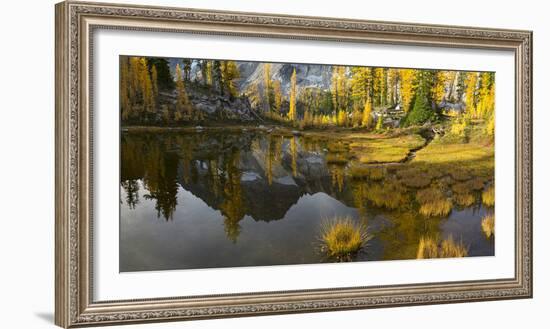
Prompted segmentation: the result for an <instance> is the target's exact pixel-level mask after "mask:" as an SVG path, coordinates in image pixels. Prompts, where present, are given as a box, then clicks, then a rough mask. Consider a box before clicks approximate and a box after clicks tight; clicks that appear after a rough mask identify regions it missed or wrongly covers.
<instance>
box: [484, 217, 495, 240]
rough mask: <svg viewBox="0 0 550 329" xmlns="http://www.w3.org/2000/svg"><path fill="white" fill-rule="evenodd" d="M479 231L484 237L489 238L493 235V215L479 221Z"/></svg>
mask: <svg viewBox="0 0 550 329" xmlns="http://www.w3.org/2000/svg"><path fill="white" fill-rule="evenodd" d="M481 230H482V231H483V233H484V234H485V236H486V237H487V239H488V238H490V237H491V236H494V235H495V215H494V214H490V215H485V216H483V218H482V219H481Z"/></svg>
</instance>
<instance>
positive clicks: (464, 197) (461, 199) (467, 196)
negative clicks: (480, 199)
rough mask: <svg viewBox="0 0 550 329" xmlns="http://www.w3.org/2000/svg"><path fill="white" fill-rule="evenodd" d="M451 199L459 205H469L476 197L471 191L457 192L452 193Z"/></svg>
mask: <svg viewBox="0 0 550 329" xmlns="http://www.w3.org/2000/svg"><path fill="white" fill-rule="evenodd" d="M453 200H454V202H455V204H457V205H459V206H461V207H469V206H471V205H473V204H474V203H475V202H476V197H475V196H474V195H473V194H471V193H458V194H455V195H454V197H453Z"/></svg>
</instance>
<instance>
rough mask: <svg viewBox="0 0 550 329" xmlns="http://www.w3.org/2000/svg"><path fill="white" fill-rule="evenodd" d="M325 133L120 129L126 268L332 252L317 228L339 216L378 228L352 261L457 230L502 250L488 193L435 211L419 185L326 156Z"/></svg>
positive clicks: (478, 247)
mask: <svg viewBox="0 0 550 329" xmlns="http://www.w3.org/2000/svg"><path fill="white" fill-rule="evenodd" d="M327 143H329V142H328V141H327V140H326V139H324V138H322V137H319V136H317V137H309V136H294V135H292V134H286V135H285V134H283V133H275V132H266V131H246V130H245V131H239V132H227V131H202V132H194V133H189V132H185V133H183V132H182V133H123V134H122V137H121V181H120V187H121V188H120V190H121V192H120V196H121V226H120V239H121V241H120V270H121V271H122V272H125V271H143V270H168V269H191V268H212V267H237V266H260V265H284V264H308V263H321V262H328V261H333V260H330V259H326V258H325V256H324V255H323V254H322V253H321V252H320V251H319V229H320V225H321V223H322V222H323V221H324V220H326V219H329V218H332V217H334V216H347V217H349V218H351V219H352V220H354V221H356V222H360V223H363V224H365V225H366V226H367V227H368V230H369V232H370V233H371V234H372V235H373V239H372V240H371V241H369V245H368V246H367V247H366V248H363V250H362V251H361V252H360V253H358V254H357V255H355V258H354V259H353V260H354V261H367V260H395V259H413V258H416V253H417V248H418V242H419V239H420V237H421V236H423V235H426V234H438V235H439V236H441V237H447V236H450V235H452V236H453V237H455V238H458V239H460V240H461V241H462V242H463V243H464V244H465V245H467V246H468V247H469V253H468V254H469V256H487V255H494V240H492V239H487V238H485V236H484V235H483V233H482V231H481V230H480V221H481V218H482V217H483V215H485V214H486V212H487V209H485V207H484V206H483V205H482V204H481V202H476V203H474V205H472V206H470V207H465V208H464V207H463V208H460V209H458V208H454V209H453V210H452V211H451V213H450V214H449V215H448V216H444V217H441V218H437V217H435V218H429V219H427V218H426V217H424V216H422V215H420V214H419V213H418V207H417V206H415V205H414V202H412V201H413V200H414V194H413V193H414V190H411V189H391V190H388V186H391V184H389V182H388V183H385V181H384V180H385V179H386V178H384V179H382V180H377V181H371V180H367V179H365V180H354V179H351V178H349V177H348V175H346V170H347V167H346V164H345V163H330V162H327V156H328V155H330V154H329V153H330V151H329V150H330V149H331V146H330V145H328V144H327ZM387 179H390V178H389V176H388V178H387ZM381 197H382V198H392V200H393V199H394V198H395V203H394V205H395V207H383V206H380V204H379V202H376V201H377V200H378V199H379V198H381Z"/></svg>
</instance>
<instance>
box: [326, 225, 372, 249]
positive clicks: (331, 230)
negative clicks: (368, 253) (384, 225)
mask: <svg viewBox="0 0 550 329" xmlns="http://www.w3.org/2000/svg"><path fill="white" fill-rule="evenodd" d="M320 240H321V243H322V250H323V251H324V252H325V253H326V254H327V255H328V256H329V257H335V258H345V257H348V256H350V255H351V254H353V253H356V252H358V251H359V250H360V249H361V248H362V247H363V246H364V245H365V244H366V243H367V242H368V240H370V236H369V235H368V233H367V229H366V227H365V226H364V225H361V224H356V223H354V222H353V221H352V220H351V218H349V217H335V218H333V219H331V220H328V221H326V222H324V223H323V224H322V225H321V233H320Z"/></svg>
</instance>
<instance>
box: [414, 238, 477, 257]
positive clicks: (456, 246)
mask: <svg viewBox="0 0 550 329" xmlns="http://www.w3.org/2000/svg"><path fill="white" fill-rule="evenodd" d="M466 256H468V248H467V247H466V246H465V245H464V244H463V243H462V242H456V241H455V240H454V239H453V237H452V236H450V237H448V238H447V239H445V240H440V239H439V238H438V237H427V236H424V237H421V238H420V241H419V242H418V251H417V254H416V258H417V259H427V258H453V257H466Z"/></svg>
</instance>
